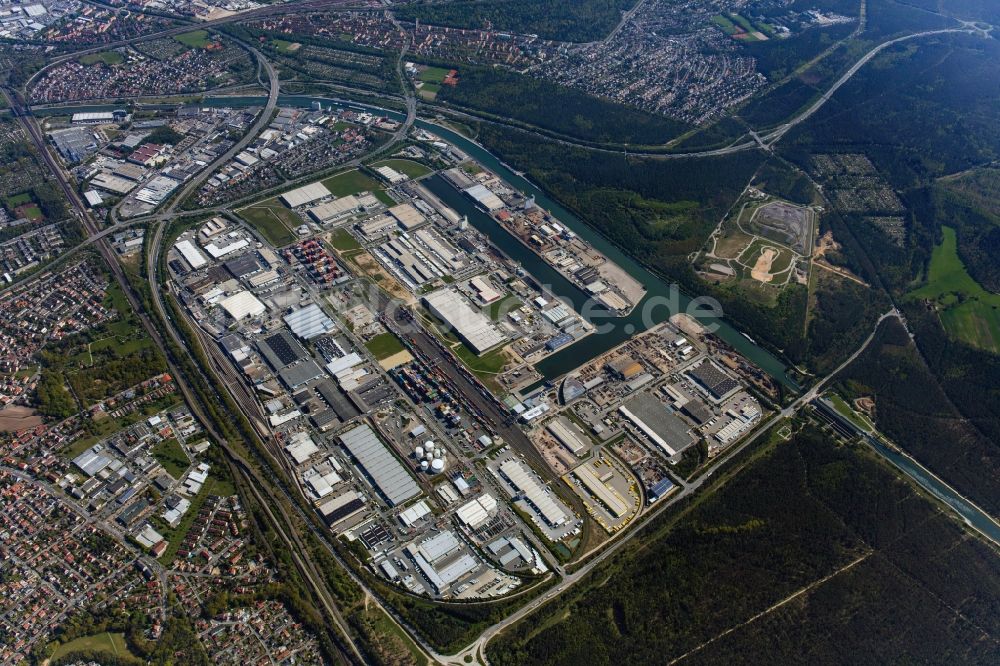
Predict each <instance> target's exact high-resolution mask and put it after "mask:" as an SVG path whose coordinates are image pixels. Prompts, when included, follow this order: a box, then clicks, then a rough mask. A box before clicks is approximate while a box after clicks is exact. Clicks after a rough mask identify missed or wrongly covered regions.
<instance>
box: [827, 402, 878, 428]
mask: <svg viewBox="0 0 1000 666" xmlns="http://www.w3.org/2000/svg"><path fill="white" fill-rule="evenodd" d="M827 397H829V398H830V402H832V403H833V406H834V408H835V409H836V410H837V411H838V412H839V413H840V415H841V416H843V417H845V418H846V419H848V420H849V421H851V422H852V423H853V424H854V425H856V426H858V427H859V428H862V429H864V430H874V429H875V426H873V425H872V424H871V423H869V422H868V419H866V418H865V417H864V416H862V415H861V414H858V413H857V412H856V411H854V408H853V407H851V406H850V405H849V404H847V401H846V400H844V399H843V398H842V397H841V396H840V394H839V393H830V394H829V395H828V396H827Z"/></svg>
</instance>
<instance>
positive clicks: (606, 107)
mask: <svg viewBox="0 0 1000 666" xmlns="http://www.w3.org/2000/svg"><path fill="white" fill-rule="evenodd" d="M436 100H437V101H438V102H444V103H446V104H449V105H453V106H457V107H463V108H467V109H470V110H473V111H480V112H485V113H486V114H489V115H493V116H497V117H502V118H513V119H514V120H519V121H521V122H524V123H527V124H528V125H533V126H535V127H540V128H542V129H546V130H550V131H552V132H556V133H558V134H563V135H567V136H571V137H575V138H578V139H582V140H584V141H589V142H600V143H628V144H633V145H636V144H650V145H653V144H663V143H666V142H667V141H669V140H670V139H672V138H674V137H676V136H679V135H680V134H682V133H683V132H685V131H686V130H687V129H688V127H687V126H686V125H685V124H683V123H681V122H678V121H675V120H671V119H669V118H666V117H664V116H660V115H655V114H651V113H646V112H645V111H639V110H638V109H631V108H629V107H626V106H622V105H621V104H616V103H614V102H609V101H606V100H603V99H600V98H598V97H594V96H593V95H588V94H586V93H584V92H580V91H579V90H574V89H572V88H567V87H565V86H560V85H557V84H554V83H550V82H548V81H544V80H542V79H536V78H532V77H529V76H524V75H522V74H517V73H515V72H511V71H508V70H505V69H499V68H486V67H462V69H461V77H460V80H459V83H458V85H457V86H442V87H441V90H440V91H439V92H438V94H437V98H436ZM553 109H559V112H558V113H553Z"/></svg>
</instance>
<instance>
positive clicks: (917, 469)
mask: <svg viewBox="0 0 1000 666" xmlns="http://www.w3.org/2000/svg"><path fill="white" fill-rule="evenodd" d="M866 440H867V441H868V445H869V446H871V447H872V448H873V449H875V452H876V453H878V454H879V455H880V456H882V457H883V458H885V459H887V460H888V461H889V462H891V463H892V464H893V465H895V466H896V467H897V468H899V469H900V471H902V472H903V473H904V474H906V475H907V476H908V477H910V478H911V479H913V480H914V481H916V482H917V484H918V485H919V486H920V487H921V488H923V489H924V490H926V491H927V492H929V493H930V494H931V495H933V496H934V497H936V498H938V499H939V500H940V501H941V502H943V503H944V504H945V505H947V506H948V508H950V509H951V510H952V511H954V512H955V513H956V514H958V516H959V518H961V519H962V520H963V521H964V522H965V523H966V524H967V525H969V527H971V528H972V529H974V530H976V531H977V532H979V533H980V534H982V535H983V536H985V537H987V538H988V539H990V540H991V541H993V542H994V543H996V544H997V545H1000V525H998V524H997V522H996V521H995V520H993V518H991V517H990V516H989V515H988V514H987V513H986V512H984V511H982V510H980V509H979V508H978V507H976V506H974V505H973V504H972V503H971V502H969V501H968V500H966V499H965V498H964V497H962V496H961V495H959V494H958V493H957V492H956V491H955V490H953V489H952V488H951V487H950V486H949V485H948V484H946V483H944V482H943V481H941V480H940V479H939V478H937V477H936V476H934V475H933V474H932V473H931V472H929V471H928V470H927V469H925V468H924V467H923V466H922V465H920V463H918V462H917V461H915V460H914V459H913V458H911V457H910V456H908V455H906V454H904V453H901V452H899V451H894V450H892V449H890V448H889V447H887V446H886V445H884V444H882V443H881V442H879V441H878V440H877V439H875V438H874V437H870V436H869V437H866Z"/></svg>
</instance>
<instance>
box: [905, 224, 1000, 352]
mask: <svg viewBox="0 0 1000 666" xmlns="http://www.w3.org/2000/svg"><path fill="white" fill-rule="evenodd" d="M941 233H942V236H943V238H942V241H941V244H940V245H938V246H936V247H935V248H934V252H933V254H932V255H931V262H930V267H929V268H928V271H927V283H926V284H925V285H924V286H922V287H920V288H919V289H916V290H914V291H911V292H910V293H909V294H908V296H907V297H908V298H909V299H922V300H927V301H930V302H932V303H933V304H934V305H935V307H936V308H937V311H938V316H939V317H940V318H941V324H942V325H943V326H944V328H945V330H946V331H947V332H948V335H949V336H950V337H952V338H957V339H959V340H961V341H963V342H965V343H966V344H969V345H972V346H973V347H978V348H979V349H984V350H986V351H990V352H993V353H997V354H1000V294H994V293H991V292H989V291H986V290H985V289H983V287H982V286H981V285H980V284H979V283H978V282H976V281H975V280H974V279H972V276H971V275H969V273H968V271H967V270H966V268H965V264H964V263H962V259H961V257H959V256H958V240H957V236H956V234H955V230H954V229H953V228H951V227H942V228H941Z"/></svg>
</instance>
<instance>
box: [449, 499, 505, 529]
mask: <svg viewBox="0 0 1000 666" xmlns="http://www.w3.org/2000/svg"><path fill="white" fill-rule="evenodd" d="M497 506H499V505H498V503H497V500H496V498H495V497H493V495H490V494H489V493H486V494H484V495H481V496H479V497H477V498H476V499H474V500H470V501H468V502H466V503H465V504H463V505H462V506H460V507H458V510H457V511H456V512H455V516H457V517H458V519H459V520H460V521H461V522H462V524H463V525H465V526H466V527H468V528H469V529H473V530H474V529H477V528H478V527H479V526H480V525H482V524H483V523H485V522H486V521H488V520H489V519H490V516H492V515H493V514H494V513H496V509H497Z"/></svg>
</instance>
